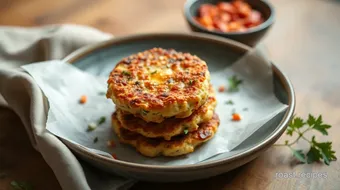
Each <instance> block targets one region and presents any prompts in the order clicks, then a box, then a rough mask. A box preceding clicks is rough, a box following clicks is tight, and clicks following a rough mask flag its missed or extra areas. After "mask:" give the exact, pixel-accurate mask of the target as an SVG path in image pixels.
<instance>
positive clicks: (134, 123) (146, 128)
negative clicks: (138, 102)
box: [116, 86, 217, 140]
mask: <svg viewBox="0 0 340 190" xmlns="http://www.w3.org/2000/svg"><path fill="white" fill-rule="evenodd" d="M216 103H217V101H216V98H215V93H214V89H213V87H212V86H211V87H210V95H209V98H208V100H207V102H206V103H205V104H204V105H202V106H201V107H200V108H198V109H197V110H196V111H195V112H194V113H192V114H191V115H190V116H189V117H187V118H175V117H172V118H169V119H166V120H164V121H163V122H162V123H152V122H149V123H148V122H146V121H144V120H143V119H140V118H138V117H134V115H132V114H130V113H127V112H125V111H122V110H120V109H117V111H116V112H117V119H118V120H119V122H120V124H121V127H123V128H125V129H128V130H129V131H132V132H136V133H139V134H141V135H143V136H145V137H149V138H157V137H162V138H164V139H165V140H170V139H171V137H173V136H176V135H179V134H183V133H187V132H192V131H196V130H197V128H198V127H199V124H200V123H203V122H207V121H209V120H210V119H211V118H212V117H213V114H214V109H215V107H216Z"/></svg>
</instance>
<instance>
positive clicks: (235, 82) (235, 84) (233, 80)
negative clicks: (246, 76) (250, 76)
mask: <svg viewBox="0 0 340 190" xmlns="http://www.w3.org/2000/svg"><path fill="white" fill-rule="evenodd" d="M228 81H229V88H228V91H229V92H237V91H239V85H240V84H242V83H243V80H241V79H238V78H237V76H236V75H233V76H232V77H230V78H229V79H228Z"/></svg>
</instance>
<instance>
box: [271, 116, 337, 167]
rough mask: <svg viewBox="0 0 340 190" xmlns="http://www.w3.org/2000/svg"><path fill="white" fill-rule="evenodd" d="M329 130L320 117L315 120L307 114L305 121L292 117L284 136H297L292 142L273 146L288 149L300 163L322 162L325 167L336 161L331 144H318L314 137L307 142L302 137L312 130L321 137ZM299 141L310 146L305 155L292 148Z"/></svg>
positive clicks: (328, 126)
mask: <svg viewBox="0 0 340 190" xmlns="http://www.w3.org/2000/svg"><path fill="white" fill-rule="evenodd" d="M330 128H331V126H330V125H328V124H325V123H323V121H322V116H321V115H319V116H318V117H317V118H316V117H314V116H312V115H311V114H309V116H308V119H307V120H306V121H305V120H303V119H302V118H300V117H296V116H294V118H293V119H292V121H291V122H290V123H289V125H288V128H287V130H286V134H287V135H289V136H293V134H297V135H298V137H297V138H296V139H295V140H294V141H292V142H289V141H288V140H286V141H285V143H284V144H275V146H286V147H288V148H289V149H290V150H291V151H292V153H293V155H294V156H295V158H296V159H298V160H299V161H300V162H302V163H308V164H310V163H313V162H318V161H321V160H323V162H324V163H325V164H326V165H329V164H330V162H332V161H335V160H336V159H337V158H336V156H335V151H334V150H332V142H318V141H317V140H316V138H315V136H313V137H312V139H311V140H309V139H308V138H306V137H305V136H304V135H305V134H306V133H307V132H309V131H312V130H314V131H318V132H320V133H321V134H323V135H328V131H327V130H328V129H330ZM300 139H303V140H305V141H306V142H308V143H309V144H310V149H309V151H308V152H307V153H306V154H305V153H304V152H303V150H297V149H294V148H293V145H294V144H296V143H297V142H298V141H299V140H300Z"/></svg>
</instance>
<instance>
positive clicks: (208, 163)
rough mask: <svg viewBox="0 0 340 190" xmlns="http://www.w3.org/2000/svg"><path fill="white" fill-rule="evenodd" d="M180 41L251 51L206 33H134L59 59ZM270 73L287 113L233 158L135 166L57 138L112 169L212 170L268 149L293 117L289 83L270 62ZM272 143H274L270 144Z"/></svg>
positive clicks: (293, 102) (293, 104) (292, 96)
mask: <svg viewBox="0 0 340 190" xmlns="http://www.w3.org/2000/svg"><path fill="white" fill-rule="evenodd" d="M164 37H166V38H184V39H188V38H189V39H199V40H205V41H213V42H214V43H223V44H228V45H229V46H231V47H232V48H235V49H239V50H240V51H244V52H247V51H249V50H251V49H252V48H251V47H249V46H247V45H244V44H242V43H240V42H237V41H234V40H230V39H226V38H224V37H219V36H214V35H209V34H202V33H190V34H185V33H155V34H152V33H149V34H137V35H129V36H125V37H117V38H113V39H111V40H107V41H104V42H101V43H97V44H93V45H89V46H85V47H83V48H80V49H78V50H76V51H74V52H73V53H71V54H70V55H68V56H67V57H65V58H64V59H63V61H65V62H69V63H71V64H73V63H74V62H75V61H77V60H79V59H81V58H83V57H85V56H87V55H88V54H91V53H92V52H94V51H96V50H100V49H105V48H107V47H110V46H112V45H117V44H119V43H126V42H129V41H135V40H145V39H148V38H152V39H154V38H164ZM272 68H273V73H274V75H276V76H277V77H278V79H279V80H280V83H281V84H282V85H283V87H284V89H285V91H286V92H287V94H288V107H287V111H286V113H285V115H284V117H283V119H282V120H281V122H280V123H279V124H278V126H277V127H276V129H275V130H274V131H273V132H272V133H271V134H270V135H268V136H267V137H266V138H265V139H261V140H260V141H259V142H258V143H257V144H256V145H254V146H252V147H250V148H249V149H246V150H245V151H243V152H240V153H237V154H235V155H233V156H230V157H227V158H224V159H219V160H215V161H206V162H203V163H197V164H191V165H180V166H161V165H147V164H138V163H132V162H127V161H122V160H118V159H112V158H108V157H105V156H102V155H99V154H95V153H93V152H90V151H88V150H87V149H85V148H84V147H83V146H81V145H76V144H72V143H70V142H68V141H67V140H63V139H61V140H62V141H63V142H64V143H65V144H66V145H67V146H68V147H69V148H70V149H71V150H73V151H74V152H76V153H78V154H80V155H82V156H84V157H86V158H88V159H91V160H93V161H97V162H101V163H105V164H107V165H110V166H112V167H115V166H117V167H125V168H130V169H131V168H133V169H141V170H144V171H145V172H148V171H150V169H152V171H153V172H176V171H182V170H198V169H204V168H211V167H216V166H218V165H221V164H227V163H231V162H232V161H234V160H237V159H241V158H244V157H246V156H248V155H250V154H253V153H256V152H259V151H261V150H263V149H266V148H268V147H269V146H270V145H272V144H274V142H275V141H276V140H277V139H278V138H279V137H280V136H281V135H282V133H283V132H284V131H285V129H286V128H287V125H288V124H289V122H290V120H291V119H292V117H293V114H294V109H295V93H294V88H293V85H292V83H291V82H290V80H289V79H288V78H287V76H286V75H285V74H284V73H283V72H282V71H281V70H280V69H279V68H278V67H277V66H276V65H275V64H273V63H272ZM273 141H274V142H273Z"/></svg>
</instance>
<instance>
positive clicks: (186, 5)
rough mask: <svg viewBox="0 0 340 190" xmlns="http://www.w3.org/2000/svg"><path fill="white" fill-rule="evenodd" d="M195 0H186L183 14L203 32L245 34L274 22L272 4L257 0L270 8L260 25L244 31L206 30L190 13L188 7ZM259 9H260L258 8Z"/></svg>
mask: <svg viewBox="0 0 340 190" xmlns="http://www.w3.org/2000/svg"><path fill="white" fill-rule="evenodd" d="M196 1H200V0H186V2H185V4H184V10H183V12H184V16H185V18H186V20H187V22H189V23H190V24H191V25H194V26H195V27H197V28H199V29H200V30H203V31H205V32H208V33H212V34H217V35H226V36H227V35H229V36H239V35H245V34H252V33H255V32H259V31H261V30H264V29H266V28H269V27H270V26H271V25H272V24H273V23H274V22H275V15H276V12H275V9H274V6H273V5H272V4H271V3H270V2H269V1H265V0H259V1H258V2H259V3H263V4H264V5H266V6H268V8H269V9H270V15H269V18H268V19H267V20H266V21H265V22H263V23H261V24H260V25H258V26H256V27H252V28H248V29H247V30H246V31H244V32H219V31H216V30H211V31H210V30H207V29H206V28H204V27H203V26H201V25H200V24H198V23H197V22H196V21H195V20H194V17H193V15H191V14H190V11H189V10H190V7H191V6H192V4H193V3H195V2H196ZM258 11H260V10H258ZM260 12H261V11H260Z"/></svg>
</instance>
